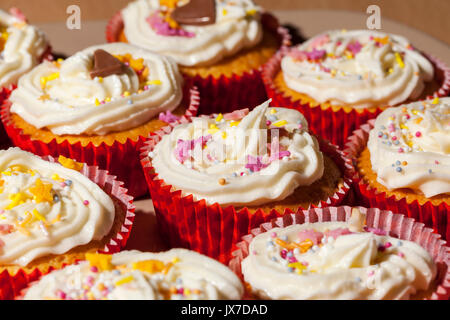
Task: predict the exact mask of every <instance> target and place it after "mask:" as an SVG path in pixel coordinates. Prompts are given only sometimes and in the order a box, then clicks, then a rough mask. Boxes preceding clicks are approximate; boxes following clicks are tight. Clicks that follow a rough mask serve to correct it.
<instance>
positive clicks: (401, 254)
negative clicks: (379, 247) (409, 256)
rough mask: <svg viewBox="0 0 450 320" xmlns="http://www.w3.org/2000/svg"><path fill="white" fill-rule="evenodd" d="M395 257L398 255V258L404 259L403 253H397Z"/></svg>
mask: <svg viewBox="0 0 450 320" xmlns="http://www.w3.org/2000/svg"><path fill="white" fill-rule="evenodd" d="M397 255H398V256H399V257H400V258H404V257H405V254H404V253H403V252H399V253H398V254H397Z"/></svg>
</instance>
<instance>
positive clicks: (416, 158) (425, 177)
mask: <svg viewBox="0 0 450 320" xmlns="http://www.w3.org/2000/svg"><path fill="white" fill-rule="evenodd" d="M367 146H368V148H369V151H370V160H371V163H372V169H373V170H374V171H375V172H376V174H377V181H378V182H380V183H381V184H383V185H384V186H386V187H387V188H388V189H397V188H409V189H411V190H415V191H416V192H418V193H423V194H424V195H425V196H426V197H427V198H430V197H433V196H435V195H440V194H450V98H434V99H430V100H425V101H419V102H414V103H410V104H406V105H402V106H399V107H396V108H389V109H387V110H385V111H384V112H382V113H381V114H380V115H379V116H378V117H377V119H376V121H375V127H374V129H372V131H371V132H370V135H369V141H368V144H367Z"/></svg>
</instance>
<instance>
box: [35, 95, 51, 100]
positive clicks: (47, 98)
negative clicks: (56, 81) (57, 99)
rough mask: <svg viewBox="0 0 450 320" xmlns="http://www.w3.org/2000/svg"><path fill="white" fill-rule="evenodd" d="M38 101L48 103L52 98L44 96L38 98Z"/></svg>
mask: <svg viewBox="0 0 450 320" xmlns="http://www.w3.org/2000/svg"><path fill="white" fill-rule="evenodd" d="M38 100H41V101H47V100H50V96H49V95H48V94H43V95H41V96H40V97H39V98H38Z"/></svg>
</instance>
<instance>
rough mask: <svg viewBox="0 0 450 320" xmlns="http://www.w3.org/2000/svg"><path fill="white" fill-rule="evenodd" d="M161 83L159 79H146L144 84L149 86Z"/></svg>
mask: <svg viewBox="0 0 450 320" xmlns="http://www.w3.org/2000/svg"><path fill="white" fill-rule="evenodd" d="M161 83H162V82H161V80H150V81H147V82H146V83H145V84H146V85H148V86H150V85H160V84H161Z"/></svg>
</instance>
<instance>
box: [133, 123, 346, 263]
mask: <svg viewBox="0 0 450 320" xmlns="http://www.w3.org/2000/svg"><path fill="white" fill-rule="evenodd" d="M171 130H172V127H166V128H165V130H164V131H163V132H161V133H159V132H157V133H156V134H155V135H153V136H151V137H150V138H149V139H148V141H146V143H145V146H144V147H143V148H142V149H141V151H142V153H141V164H142V166H143V168H144V174H145V177H146V179H147V183H148V186H149V190H150V194H151V197H152V200H153V205H154V207H155V213H156V218H157V221H158V227H159V230H160V233H161V235H162V237H163V238H164V239H165V241H166V242H167V243H168V244H169V246H171V247H184V248H188V249H192V250H195V251H197V252H200V253H202V254H205V255H208V256H210V257H212V258H216V259H218V260H219V261H221V262H223V263H227V262H228V260H229V259H230V257H231V256H230V254H231V249H232V245H233V244H234V243H236V242H237V241H239V240H240V238H241V236H243V235H245V234H247V233H248V232H249V231H250V230H251V229H252V228H254V227H256V226H258V225H259V224H261V223H263V222H266V221H270V219H272V218H275V217H279V216H282V215H284V214H289V213H292V211H291V210H289V209H286V210H285V211H284V212H278V211H276V210H271V211H270V212H265V211H263V210H257V211H256V212H254V213H250V211H249V210H248V209H247V208H243V209H240V210H237V209H235V208H234V207H233V206H228V207H226V208H222V207H221V206H220V205H219V204H217V203H215V204H213V205H207V204H206V202H205V200H200V201H194V198H193V196H192V195H186V196H183V195H182V194H181V191H171V188H172V186H170V185H165V183H164V181H163V180H161V179H159V178H158V175H157V174H155V173H153V167H152V165H151V160H150V158H149V157H148V153H149V152H150V151H151V150H153V148H154V146H155V145H156V144H157V143H158V142H159V141H160V140H161V137H162V136H163V135H164V134H167V133H168V132H170V131H171ZM318 140H319V144H320V148H321V150H322V151H323V152H324V153H325V154H327V155H328V156H330V157H331V158H332V159H333V160H334V162H335V163H336V164H337V165H338V166H339V169H340V170H341V172H342V173H343V176H344V183H343V187H342V188H340V189H339V190H338V191H337V192H336V193H335V194H334V195H333V196H332V197H330V198H328V199H327V200H326V201H322V202H321V203H320V204H319V205H318V207H326V206H333V205H339V204H342V203H345V202H346V201H347V198H348V197H349V196H350V194H351V193H350V185H351V183H352V182H351V176H353V175H354V172H353V171H354V169H353V166H352V163H351V160H350V159H348V158H347V157H346V156H345V154H344V153H343V152H342V151H340V150H339V149H338V148H337V147H336V146H334V145H332V144H330V143H329V142H327V141H325V140H322V139H321V138H318Z"/></svg>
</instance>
